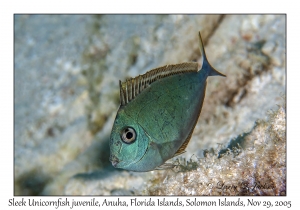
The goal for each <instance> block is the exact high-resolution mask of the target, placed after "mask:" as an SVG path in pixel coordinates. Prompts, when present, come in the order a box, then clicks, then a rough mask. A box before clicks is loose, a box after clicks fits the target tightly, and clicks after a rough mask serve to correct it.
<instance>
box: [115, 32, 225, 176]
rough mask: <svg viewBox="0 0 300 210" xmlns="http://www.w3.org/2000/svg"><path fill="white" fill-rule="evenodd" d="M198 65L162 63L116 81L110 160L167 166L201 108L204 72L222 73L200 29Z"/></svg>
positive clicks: (136, 166)
mask: <svg viewBox="0 0 300 210" xmlns="http://www.w3.org/2000/svg"><path fill="white" fill-rule="evenodd" d="M199 47H200V52H201V54H202V58H203V59H202V62H203V63H202V68H201V70H199V71H198V63H196V62H186V63H180V64H172V65H166V66H162V67H159V68H156V69H153V70H150V71H148V72H147V73H145V74H143V75H139V76H137V77H135V78H131V79H128V80H126V81H125V82H121V81H119V84H120V102H121V105H120V107H119V110H118V112H117V115H116V119H115V122H114V125H113V128H112V131H111V137H110V153H111V154H110V161H111V162H112V164H113V166H114V167H117V168H123V169H126V170H131V171H141V172H142V171H151V170H154V169H161V168H170V167H172V166H173V165H172V164H165V162H166V161H167V160H169V159H170V158H172V157H174V156H176V155H179V154H182V153H183V152H184V151H185V148H186V147H187V145H188V143H189V140H190V138H191V136H192V133H193V130H194V128H195V125H196V123H197V121H198V118H199V116H200V113H201V109H202V106H203V101H204V98H205V90H206V84H207V81H206V80H207V77H208V76H217V75H219V76H225V75H224V74H222V73H220V72H218V71H217V70H215V69H214V68H213V67H212V66H211V65H210V64H209V62H208V61H207V58H206V55H205V51H204V47H203V43H202V39H201V35H200V32H199Z"/></svg>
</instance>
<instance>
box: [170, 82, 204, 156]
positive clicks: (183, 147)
mask: <svg viewBox="0 0 300 210" xmlns="http://www.w3.org/2000/svg"><path fill="white" fill-rule="evenodd" d="M206 84H207V81H206V82H205V86H204V92H203V97H202V98H201V99H200V100H202V101H201V104H200V109H199V110H200V112H199V113H198V117H197V120H198V118H199V116H200V113H201V109H202V106H203V101H204V98H205V91H206ZM196 124H197V123H195V125H194V127H193V129H192V130H191V132H190V133H189V135H188V137H187V138H186V140H185V141H184V142H183V144H182V145H181V147H180V148H179V149H178V150H177V152H176V153H175V154H174V156H173V157H175V156H177V155H181V154H182V153H184V152H185V148H186V147H187V145H188V144H189V142H190V139H191V137H192V134H193V131H194V128H195V126H196Z"/></svg>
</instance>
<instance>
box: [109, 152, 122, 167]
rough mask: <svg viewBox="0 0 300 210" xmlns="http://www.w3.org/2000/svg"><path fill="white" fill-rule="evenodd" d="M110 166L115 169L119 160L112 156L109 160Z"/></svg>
mask: <svg viewBox="0 0 300 210" xmlns="http://www.w3.org/2000/svg"><path fill="white" fill-rule="evenodd" d="M109 160H110V162H111V164H112V165H113V167H117V165H118V163H119V162H120V161H119V159H118V158H117V157H116V156H114V155H113V156H112V157H110V158H109Z"/></svg>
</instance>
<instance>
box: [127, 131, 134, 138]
mask: <svg viewBox="0 0 300 210" xmlns="http://www.w3.org/2000/svg"><path fill="white" fill-rule="evenodd" d="M132 137H133V134H132V133H131V132H130V131H129V132H127V133H126V138H127V139H131V138H132Z"/></svg>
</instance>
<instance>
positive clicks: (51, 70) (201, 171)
mask: <svg viewBox="0 0 300 210" xmlns="http://www.w3.org/2000/svg"><path fill="white" fill-rule="evenodd" d="M198 31H201V35H202V38H203V41H204V44H205V50H206V54H207V57H208V60H209V61H210V63H211V64H212V66H213V67H215V68H216V69H218V70H219V71H220V72H222V73H224V74H226V75H227V77H226V78H218V77H213V78H208V85H207V89H206V98H205V100H204V104H203V108H202V112H201V115H200V118H199V121H198V123H197V125H196V127H195V130H194V133H193V136H192V138H191V140H190V143H189V145H188V146H187V148H186V153H184V154H183V155H181V156H180V157H181V158H180V157H177V158H179V159H178V160H177V162H178V163H179V167H177V169H176V170H165V171H152V172H145V173H138V172H130V171H125V170H120V169H115V168H114V167H113V166H112V165H111V163H110V162H109V146H108V140H109V136H110V131H111V128H112V124H113V121H114V118H115V115H116V112H117V110H118V107H119V104H120V101H119V80H122V81H125V79H126V78H129V77H135V76H137V75H138V74H143V73H145V72H147V71H149V70H151V69H153V68H156V67H159V66H163V65H167V64H176V63H181V62H186V61H197V62H199V63H201V60H200V57H201V56H200V52H199V49H198ZM285 93H286V16H285V15H15V16H14V194H15V195H285V190H286V189H285V186H286V162H285V160H286V149H285V143H286V135H285ZM227 148H229V150H228V149H227ZM184 158H185V159H184ZM175 159H176V158H175ZM175 159H174V161H176V160H175ZM218 183H227V185H228V186H238V187H239V188H238V189H237V190H230V189H226V187H224V188H222V187H220V185H218ZM255 184H258V185H259V186H261V187H257V188H253V190H249V189H250V188H247V187H246V186H255ZM214 186H215V187H214ZM216 186H218V187H216ZM223 186H224V185H223ZM251 189H252V188H251Z"/></svg>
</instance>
